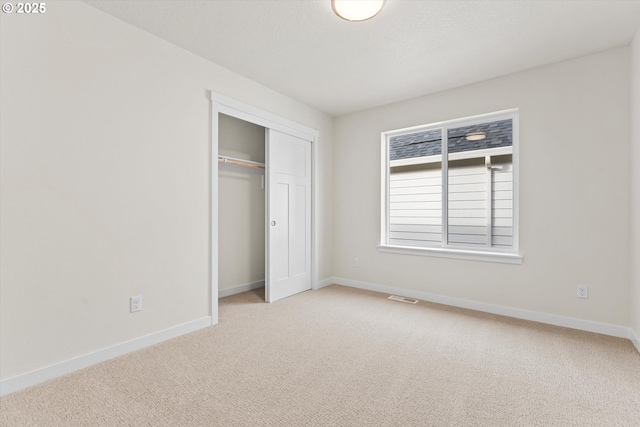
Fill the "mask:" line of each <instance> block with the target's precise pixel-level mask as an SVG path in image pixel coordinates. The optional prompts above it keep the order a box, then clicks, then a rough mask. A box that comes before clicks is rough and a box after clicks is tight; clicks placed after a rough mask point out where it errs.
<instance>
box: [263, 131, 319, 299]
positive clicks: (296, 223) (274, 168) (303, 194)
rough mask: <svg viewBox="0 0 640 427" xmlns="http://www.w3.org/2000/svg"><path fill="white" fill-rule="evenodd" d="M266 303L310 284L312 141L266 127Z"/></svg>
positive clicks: (306, 287) (306, 288)
mask: <svg viewBox="0 0 640 427" xmlns="http://www.w3.org/2000/svg"><path fill="white" fill-rule="evenodd" d="M266 175H267V194H266V197H267V200H266V205H267V226H266V228H267V263H266V265H267V266H266V269H267V272H266V284H265V285H266V286H265V299H266V300H267V302H273V301H277V300H279V299H281V298H285V297H288V296H290V295H294V294H297V293H298V292H302V291H306V290H309V289H311V142H310V141H305V140H304V139H301V138H297V137H295V136H291V135H287V134H285V133H282V132H278V131H275V130H273V129H269V130H268V131H267V173H266Z"/></svg>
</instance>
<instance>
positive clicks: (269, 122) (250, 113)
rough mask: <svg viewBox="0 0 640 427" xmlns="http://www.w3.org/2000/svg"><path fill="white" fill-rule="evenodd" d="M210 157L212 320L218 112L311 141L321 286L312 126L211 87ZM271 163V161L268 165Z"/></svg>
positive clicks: (314, 257)
mask: <svg viewBox="0 0 640 427" xmlns="http://www.w3.org/2000/svg"><path fill="white" fill-rule="evenodd" d="M209 99H210V101H211V157H210V158H209V162H210V171H211V176H210V182H211V200H210V212H209V218H210V221H209V222H210V230H211V231H210V236H209V248H210V258H209V262H210V267H209V283H210V295H211V306H210V313H211V324H212V325H215V324H217V323H218V114H219V113H222V114H226V115H228V116H231V117H235V118H237V119H240V120H244V121H246V122H250V123H253V124H256V125H258V126H262V127H265V128H267V129H274V130H277V131H279V132H283V133H288V134H290V135H293V136H297V137H298V138H302V139H305V140H307V141H311V289H318V246H317V245H318V239H317V235H318V223H317V218H318V212H317V211H318V203H317V198H316V193H317V192H316V183H317V176H318V175H317V174H318V167H317V162H318V137H319V135H320V133H319V132H318V130H317V129H313V128H310V127H307V126H304V125H301V124H299V123H296V122H294V121H291V120H289V119H286V118H284V117H281V116H278V115H276V114H273V113H270V112H268V111H265V110H262V109H260V108H257V107H254V106H252V105H249V104H245V103H244V102H241V101H238V100H236V99H233V98H230V97H228V96H225V95H222V94H219V93H216V92H214V91H211V92H210V93H209ZM267 167H268V165H267Z"/></svg>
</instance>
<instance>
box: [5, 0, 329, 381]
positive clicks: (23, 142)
mask: <svg viewBox="0 0 640 427" xmlns="http://www.w3.org/2000/svg"><path fill="white" fill-rule="evenodd" d="M0 15H2V16H1V18H0V19H1V22H0V24H1V25H0V27H1V29H0V31H1V34H0V35H1V46H0V48H1V50H0V52H1V55H2V56H1V58H0V59H1V61H0V63H1V65H0V66H1V69H0V82H1V83H0V84H1V86H0V92H1V96H0V98H1V101H0V102H1V105H0V107H1V109H2V116H1V122H0V137H1V141H2V144H1V147H0V151H1V152H0V155H1V156H0V157H1V159H0V161H1V165H0V166H1V168H0V169H1V176H0V178H1V183H2V186H1V191H2V197H1V205H0V218H1V222H0V233H1V235H2V239H1V240H0V245H1V246H0V270H1V272H0V283H1V285H0V286H1V288H0V293H1V298H0V378H2V379H5V378H8V377H12V376H15V375H19V374H21V373H25V372H27V371H31V370H34V369H38V368H41V367H44V366H47V365H50V364H54V363H57V362H61V361H64V360H67V359H69V358H72V357H75V356H79V355H82V354H85V353H91V352H94V351H96V350H98V349H101V348H105V347H109V346H112V345H115V344H118V343H121V342H123V341H126V340H129V339H134V338H136V337H140V336H142V335H145V334H149V333H153V332H156V331H159V330H162V329H164V328H169V327H172V326H175V325H178V324H181V323H184V322H189V321H192V320H194V319H199V318H202V317H205V316H207V315H208V314H209V301H210V295H209V293H210V289H209V233H210V227H209V214H210V212H209V210H210V187H209V182H210V176H209V173H210V141H211V136H210V125H211V123H210V111H211V110H210V102H209V99H208V90H214V91H216V92H218V93H222V94H225V95H227V96H231V97H233V98H236V99H238V100H240V101H242V102H245V103H248V104H251V105H254V106H256V107H258V108H261V109H263V110H267V111H270V112H272V113H275V114H278V115H281V116H284V117H286V118H288V119H290V120H293V121H297V122H299V123H301V124H304V125H306V126H309V127H313V128H316V129H319V131H320V141H319V147H320V148H319V150H320V152H319V165H320V166H319V168H320V171H319V176H320V182H318V193H319V200H320V205H321V213H320V217H319V218H318V220H319V223H320V237H321V240H320V242H319V244H320V251H319V252H320V253H319V274H320V278H321V279H322V278H326V277H330V276H331V275H332V265H331V262H332V255H331V250H332V242H331V233H330V232H329V230H330V229H331V221H332V220H331V214H332V194H331V189H332V172H331V169H332V165H331V159H332V151H331V146H332V142H331V135H332V121H331V119H330V118H329V117H328V116H326V115H324V114H321V113H319V112H317V111H315V110H313V109H311V108H309V107H307V106H305V105H302V104H300V103H298V102H296V101H294V100H292V99H290V98H287V97H284V96H282V95H280V94H278V93H276V92H274V91H272V90H270V89H267V88H265V87H263V86H260V85H258V84H257V83H255V82H252V81H250V80H248V79H246V78H243V77H241V76H239V75H237V74H234V73H232V72H230V71H228V70H226V69H224V68H221V67H219V66H217V65H215V64H212V63H210V62H207V61H205V60H203V59H201V58H199V57H197V56H195V55H193V54H191V53H188V52H186V51H184V50H183V49H180V48H177V47H175V46H173V45H171V44H169V43H167V42H165V41H162V40H160V39H158V38H156V37H154V36H151V35H149V34H148V33H146V32H144V31H142V30H139V29H136V28H134V27H132V26H130V25H128V24H125V23H123V22H122V21H119V20H117V19H114V18H113V17H111V16H109V15H106V14H104V13H102V12H100V11H97V10H95V9H93V8H91V7H90V6H87V5H85V4H82V3H79V2H75V1H69V2H68V1H64V2H57V1H48V2H47V12H46V14H43V15H40V16H35V15H34V16H21V15H16V14H0ZM211 42H212V43H214V42H215V40H212V41H211ZM132 295H142V296H143V298H144V303H143V307H144V310H143V311H142V312H140V313H136V314H130V313H129V297H130V296H132Z"/></svg>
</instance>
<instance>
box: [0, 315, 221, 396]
mask: <svg viewBox="0 0 640 427" xmlns="http://www.w3.org/2000/svg"><path fill="white" fill-rule="evenodd" d="M207 326H211V317H210V316H207V317H203V318H200V319H197V320H193V321H191V322H187V323H183V324H181V325H177V326H173V327H171V328H167V329H163V330H161V331H158V332H154V333H152V334H149V335H145V336H142V337H139V338H134V339H132V340H129V341H125V342H123V343H120V344H116V345H114V346H111V347H107V348H103V349H101V350H98V351H95V352H93V353H88V354H84V355H82V356H78V357H74V358H73V359H69V360H65V361H64V362H60V363H56V364H54V365H50V366H46V367H44V368H40V369H36V370H34V371H31V372H27V373H24V374H20V375H16V376H15V377H11V378H7V379H4V380H2V381H0V396H4V395H6V394H9V393H13V392H14V391H18V390H22V389H25V388H27V387H31V386H33V385H36V384H40V383H42V382H44V381H48V380H51V379H54V378H57V377H61V376H63V375H66V374H70V373H72V372H75V371H78V370H80V369H84V368H87V367H89V366H91V365H95V364H98V363H101V362H105V361H107V360H109V359H113V358H115V357H119V356H123V355H125V354H127V353H131V352H133V351H136V350H140V349H143V348H145V347H149V346H152V345H155V344H158V343H161V342H162V341H166V340H169V339H171V338H175V337H178V336H180V335H184V334H188V333H189V332H193V331H196V330H198V329H202V328H206V327H207Z"/></svg>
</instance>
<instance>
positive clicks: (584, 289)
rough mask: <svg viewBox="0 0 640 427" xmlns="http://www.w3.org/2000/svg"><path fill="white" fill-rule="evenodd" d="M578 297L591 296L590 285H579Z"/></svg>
mask: <svg viewBox="0 0 640 427" xmlns="http://www.w3.org/2000/svg"><path fill="white" fill-rule="evenodd" d="M578 298H589V287H588V286H584V285H578Z"/></svg>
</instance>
